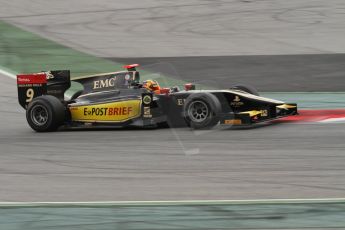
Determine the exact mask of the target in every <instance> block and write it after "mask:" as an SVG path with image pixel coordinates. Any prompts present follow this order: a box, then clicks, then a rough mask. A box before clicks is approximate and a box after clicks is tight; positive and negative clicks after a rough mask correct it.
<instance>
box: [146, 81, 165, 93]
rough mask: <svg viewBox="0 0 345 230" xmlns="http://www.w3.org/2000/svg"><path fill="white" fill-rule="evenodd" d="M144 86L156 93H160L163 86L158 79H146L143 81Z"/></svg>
mask: <svg viewBox="0 0 345 230" xmlns="http://www.w3.org/2000/svg"><path fill="white" fill-rule="evenodd" d="M143 88H145V89H148V90H150V91H151V92H153V93H155V94H160V92H161V87H160V86H159V84H158V82H157V81H156V80H146V81H144V82H143Z"/></svg>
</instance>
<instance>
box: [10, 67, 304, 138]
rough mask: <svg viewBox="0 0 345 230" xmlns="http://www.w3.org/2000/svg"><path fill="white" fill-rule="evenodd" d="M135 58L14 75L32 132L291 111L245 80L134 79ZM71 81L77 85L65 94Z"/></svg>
mask: <svg viewBox="0 0 345 230" xmlns="http://www.w3.org/2000/svg"><path fill="white" fill-rule="evenodd" d="M137 67H138V64H131V65H126V66H124V68H125V69H126V70H125V71H120V72H112V73H103V74H96V75H92V76H84V77H78V78H74V79H73V80H71V79H70V71H69V70H54V71H45V72H39V73H34V74H19V75H17V86H18V98H19V103H20V105H21V106H22V107H23V108H24V109H25V110H26V119H27V122H28V124H29V125H30V126H31V128H32V129H34V130H35V131H37V132H48V131H55V130H57V129H58V128H59V127H61V126H64V127H90V126H107V127H108V126H115V127H127V126H140V127H160V126H162V125H163V126H170V127H177V126H189V127H191V128H193V129H204V128H212V127H213V126H216V125H217V124H221V125H229V126H230V125H234V126H239V125H241V126H242V125H252V124H256V123H259V122H266V121H269V120H273V119H278V118H281V117H285V116H292V115H297V104H288V103H285V102H282V101H278V100H273V99H269V98H265V97H261V96H259V94H258V92H257V91H256V90H255V89H254V88H252V87H248V86H234V87H232V88H231V89H224V90H198V89H196V87H195V85H194V84H191V83H188V84H185V85H184V89H183V90H179V88H178V87H171V88H162V87H160V86H159V83H158V82H157V81H155V80H147V81H144V82H141V81H140V74H139V71H137V69H136V68H137ZM71 82H77V83H79V84H81V85H82V89H81V90H78V91H76V92H74V93H73V95H72V96H71V97H70V98H68V99H66V97H65V92H66V90H67V89H69V88H70V87H71Z"/></svg>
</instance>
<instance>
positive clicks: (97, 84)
mask: <svg viewBox="0 0 345 230" xmlns="http://www.w3.org/2000/svg"><path fill="white" fill-rule="evenodd" d="M115 82H116V77H112V78H108V79H104V80H97V81H94V82H93V89H103V88H109V87H114V86H115Z"/></svg>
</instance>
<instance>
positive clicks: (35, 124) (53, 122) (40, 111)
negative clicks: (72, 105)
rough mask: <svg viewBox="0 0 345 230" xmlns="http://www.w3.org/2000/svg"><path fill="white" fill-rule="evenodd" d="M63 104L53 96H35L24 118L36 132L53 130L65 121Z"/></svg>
mask: <svg viewBox="0 0 345 230" xmlns="http://www.w3.org/2000/svg"><path fill="white" fill-rule="evenodd" d="M65 115H66V114H65V106H64V105H63V104H62V103H61V101H60V100H59V99H57V98H56V97H54V96H50V95H44V96H40V97H36V98H35V99H34V100H32V102H30V104H29V106H28V109H27V110H26V120H27V121H28V123H29V125H30V127H31V128H32V129H33V130H35V131H37V132H51V131H55V130H56V129H57V128H58V127H59V126H61V125H62V124H63V123H64V121H65Z"/></svg>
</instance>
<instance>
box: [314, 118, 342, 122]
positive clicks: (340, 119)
mask: <svg viewBox="0 0 345 230" xmlns="http://www.w3.org/2000/svg"><path fill="white" fill-rule="evenodd" d="M319 122H320V123H344V122H345V117H339V118H328V119H325V120H322V121H319Z"/></svg>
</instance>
